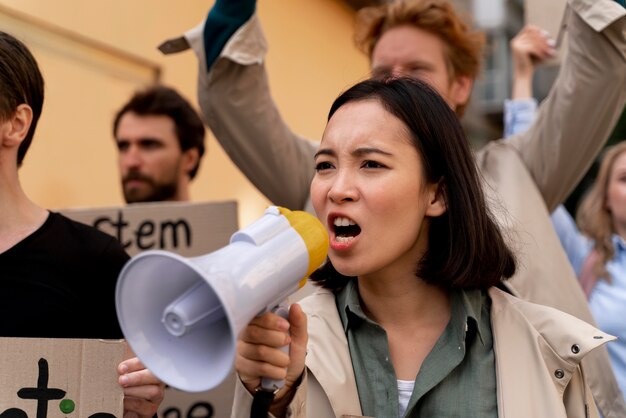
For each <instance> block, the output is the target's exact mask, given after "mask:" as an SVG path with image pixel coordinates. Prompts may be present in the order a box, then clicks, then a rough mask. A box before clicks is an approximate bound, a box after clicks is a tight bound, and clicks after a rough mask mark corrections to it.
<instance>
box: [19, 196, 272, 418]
mask: <svg viewBox="0 0 626 418" xmlns="http://www.w3.org/2000/svg"><path fill="white" fill-rule="evenodd" d="M60 212H61V213H63V214H64V215H65V216H68V217H69V218H72V219H74V220H77V221H79V222H83V223H86V224H88V225H94V226H96V227H97V228H99V229H100V230H102V231H104V232H106V233H108V234H111V235H113V236H115V237H116V238H118V239H119V240H121V242H123V243H124V244H127V246H126V251H127V252H128V253H129V254H130V255H135V254H137V253H139V252H140V251H142V250H146V249H162V250H167V251H173V252H175V253H178V254H180V255H182V256H184V257H194V256H199V255H203V254H207V253H210V252H212V251H215V250H217V249H219V248H221V247H223V246H225V245H227V244H228V242H229V241H230V236H231V235H232V234H233V233H234V232H236V231H237V230H238V229H239V228H238V223H237V204H236V202H234V201H226V202H202V203H174V202H159V203H136V204H132V205H127V206H116V207H105V208H82V209H79V208H71V209H63V210H60ZM261 215H262V214H259V217H260V216H261ZM181 221H182V222H184V223H185V225H187V226H188V229H189V231H191V235H190V236H191V238H192V239H191V242H190V244H189V245H187V240H186V235H185V236H183V234H182V232H183V230H184V228H181V229H180V233H179V238H178V239H177V245H173V243H174V242H173V240H172V238H171V237H172V235H171V231H172V229H168V232H167V233H166V234H165V239H164V240H163V243H161V240H160V237H159V235H161V234H159V233H157V231H158V230H160V229H161V228H160V227H158V225H161V224H163V223H168V222H169V224H174V223H178V222H181ZM148 223H151V224H152V225H155V228H154V229H153V232H154V234H153V235H152V237H150V236H149V235H141V231H142V228H144V229H143V231H144V232H146V231H148V229H146V227H145V225H147V224H148ZM169 224H168V225H169ZM142 225H144V226H143V227H142ZM137 231H139V234H138V233H137ZM157 237H159V238H158V239H157ZM183 238H184V239H183ZM151 242H154V243H155V245H154V246H153V247H150V248H141V247H142V246H143V247H145V246H146V244H149V243H151ZM138 244H143V245H138ZM161 244H164V245H161ZM234 387H235V373H234V372H233V373H231V375H230V376H229V377H228V378H227V379H226V381H225V382H224V383H223V384H221V385H220V386H218V387H217V388H215V389H213V390H211V391H206V392H199V393H186V392H182V391H179V390H176V389H174V388H167V389H166V390H165V399H164V400H163V402H162V403H161V405H160V408H159V417H161V418H184V417H192V416H193V417H202V418H209V417H227V416H230V410H231V407H232V401H233V391H234ZM75 417H76V418H83V416H80V417H79V416H75ZM29 418H34V416H33V417H30V416H29ZM67 418H72V417H70V416H68V417H67Z"/></svg>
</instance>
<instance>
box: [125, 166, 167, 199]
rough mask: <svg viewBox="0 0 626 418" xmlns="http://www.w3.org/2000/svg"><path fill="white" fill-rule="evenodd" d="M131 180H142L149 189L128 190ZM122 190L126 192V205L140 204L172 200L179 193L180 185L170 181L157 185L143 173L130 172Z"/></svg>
mask: <svg viewBox="0 0 626 418" xmlns="http://www.w3.org/2000/svg"><path fill="white" fill-rule="evenodd" d="M129 180H141V181H143V182H145V183H146V184H147V185H148V186H149V187H148V188H147V190H145V189H137V188H134V189H130V190H128V189H127V188H126V187H125V185H126V182H127V181H129ZM122 184H123V187H122V190H123V191H124V200H126V203H139V202H162V201H166V200H172V198H173V197H174V196H176V193H177V192H178V185H177V183H176V181H170V182H168V183H163V184H157V183H155V182H154V180H153V179H152V178H150V177H147V176H144V175H143V174H141V173H137V172H130V173H128V175H127V176H126V177H125V178H124V179H123V180H122Z"/></svg>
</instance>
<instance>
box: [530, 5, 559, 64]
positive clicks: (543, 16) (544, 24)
mask: <svg viewBox="0 0 626 418" xmlns="http://www.w3.org/2000/svg"><path fill="white" fill-rule="evenodd" d="M566 5H567V0H550V1H545V0H526V1H525V5H524V21H525V22H526V23H527V24H532V25H535V26H538V27H540V28H542V29H545V30H547V31H548V33H549V34H550V36H552V38H553V39H554V40H555V41H556V42H557V45H556V49H557V55H556V56H555V57H554V58H552V59H550V60H548V61H546V62H545V64H547V65H556V64H559V63H560V62H561V60H562V58H563V54H564V51H565V49H566V33H567V32H566V30H565V28H564V27H563V24H564V23H565V9H566Z"/></svg>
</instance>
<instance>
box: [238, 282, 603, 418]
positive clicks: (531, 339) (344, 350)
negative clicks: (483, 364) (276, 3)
mask: <svg viewBox="0 0 626 418" xmlns="http://www.w3.org/2000/svg"><path fill="white" fill-rule="evenodd" d="M489 296H490V297H491V300H492V307H491V327H492V332H493V348H494V354H495V361H496V381H497V391H498V393H497V401H498V416H499V417H504V418H529V417H533V418H572V417H580V418H586V417H592V418H593V417H598V412H597V410H596V408H595V404H594V402H593V398H592V395H591V391H590V390H589V388H588V386H587V384H586V382H585V379H584V376H583V373H582V369H581V367H580V361H581V360H582V358H584V357H585V356H586V355H587V354H588V353H589V352H591V351H592V350H594V349H595V348H597V347H599V346H600V345H603V344H604V343H606V342H608V341H611V340H613V339H615V338H614V337H611V336H609V335H607V334H605V333H603V332H601V331H599V330H597V329H595V328H594V327H592V326H591V325H589V324H587V323H586V322H584V321H581V320H579V319H577V318H575V317H573V316H571V315H568V314H565V313H563V312H560V311H557V310H556V309H553V308H549V307H546V306H543V305H537V304H533V303H530V302H526V301H523V300H521V299H518V298H516V297H514V296H512V295H509V294H507V293H504V292H502V291H501V290H498V289H495V288H493V289H491V290H490V291H489ZM300 304H301V306H302V308H303V309H304V311H305V312H306V314H307V317H308V328H309V344H308V346H307V357H306V368H307V370H306V378H305V379H303V383H302V384H301V385H300V386H299V387H298V390H297V392H296V395H295V396H294V399H293V400H292V402H291V404H290V406H289V412H288V414H287V416H290V417H293V418H303V417H309V418H330V417H342V416H345V415H354V416H360V415H361V408H360V405H359V396H358V393H357V388H356V382H355V380H354V371H353V369H352V362H351V360H350V352H349V349H348V341H347V339H346V335H345V332H344V330H343V327H342V325H341V319H340V318H339V313H338V312H337V307H336V304H335V297H334V295H333V294H332V293H331V292H329V291H327V290H324V289H320V290H318V291H317V292H316V293H315V294H313V295H311V296H309V297H307V298H305V299H303V300H302V302H301V303H300ZM575 345H576V346H577V348H574V349H572V347H574V346H575ZM557 371H558V372H557ZM558 376H560V377H558ZM251 404H252V396H251V395H250V393H248V391H247V390H246V389H245V388H244V386H243V385H242V384H241V383H240V382H238V383H237V388H236V389H235V400H234V404H233V411H232V415H231V417H232V418H248V417H249V416H250V407H251ZM467 416H468V417H470V416H472V411H467ZM379 418H382V417H379Z"/></svg>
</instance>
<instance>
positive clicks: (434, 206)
mask: <svg viewBox="0 0 626 418" xmlns="http://www.w3.org/2000/svg"><path fill="white" fill-rule="evenodd" d="M446 210H448V206H447V204H446V190H445V183H444V182H443V179H440V180H439V181H438V182H437V183H431V184H429V185H428V206H427V207H426V216H431V217H433V218H434V217H437V216H441V215H443V214H444V213H446Z"/></svg>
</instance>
